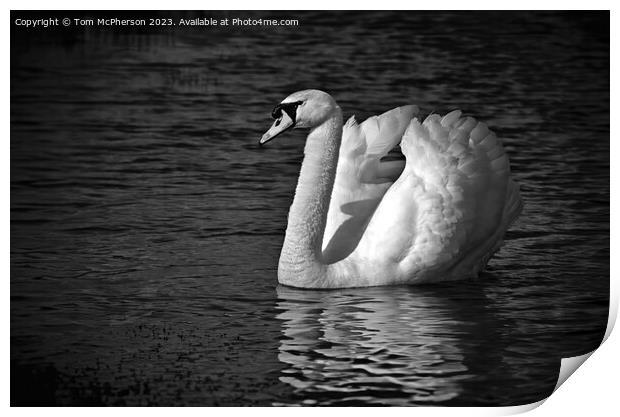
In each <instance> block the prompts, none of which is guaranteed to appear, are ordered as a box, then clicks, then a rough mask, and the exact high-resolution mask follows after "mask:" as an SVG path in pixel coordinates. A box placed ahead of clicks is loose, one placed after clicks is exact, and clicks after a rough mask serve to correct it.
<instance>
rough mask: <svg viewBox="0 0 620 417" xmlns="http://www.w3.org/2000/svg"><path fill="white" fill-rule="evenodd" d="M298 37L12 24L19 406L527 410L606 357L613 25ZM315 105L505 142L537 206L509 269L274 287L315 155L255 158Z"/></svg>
mask: <svg viewBox="0 0 620 417" xmlns="http://www.w3.org/2000/svg"><path fill="white" fill-rule="evenodd" d="M91 14H92V13H91ZM180 15H181V14H178V13H177V14H175V15H174V16H180ZM205 15H206V16H211V15H213V16H218V17H223V16H228V17H231V18H232V17H250V16H254V17H268V16H273V15H275V14H270V13H262V14H261V13H249V12H231V13H228V14H226V13H212V14H208V13H206V14H205ZM280 15H281V16H285V17H289V18H297V19H299V21H300V25H299V26H297V27H275V28H274V27H271V28H269V27H236V28H230V27H229V28H226V27H206V28H205V27H197V28H186V29H178V28H177V29H165V28H162V29H147V30H122V29H119V28H116V29H114V28H112V29H111V28H107V29H105V28H85V29H75V28H73V29H63V28H62V27H61V28H56V29H48V30H31V31H26V30H25V29H24V30H22V29H18V28H16V27H15V26H13V27H12V29H11V30H12V39H11V42H12V48H11V398H12V403H13V404H14V405H16V404H64V405H87V404H93V405H96V404H106V405H147V404H155V405H270V404H276V405H280V404H308V405H313V404H316V405H360V404H386V405H515V404H524V403H529V402H533V401H537V400H539V399H542V398H543V397H545V396H547V395H549V393H550V392H551V390H552V389H553V387H554V386H555V383H556V380H557V372H558V369H559V364H560V358H561V357H566V356H574V355H579V354H583V353H586V352H588V351H590V350H592V349H594V348H596V347H597V346H598V344H599V343H600V341H601V339H602V336H603V333H604V330H605V326H606V322H607V306H608V298H609V295H608V294H609V139H610V138H609V27H608V22H609V14H608V13H600V14H592V13H590V14H587V13H573V14H558V13H546V14H532V13H500V14H489V13H458V14H455V13H421V12H410V13H409V12H399V13H386V12H376V13H366V14H350V13H336V12H331V13H321V12H307V13H300V12H295V13H281V14H280ZM17 16H18V15H17V14H16V13H13V16H12V21H13V20H14V18H15V17H17ZM187 16H190V15H187ZM302 88H319V89H324V90H327V91H329V92H330V93H331V94H332V95H333V96H334V97H335V98H336V100H338V102H339V104H340V105H341V107H342V108H343V110H344V112H345V117H348V116H350V115H351V114H356V115H357V116H358V119H361V120H363V119H364V118H366V117H367V116H369V115H372V114H377V113H381V112H383V111H385V110H387V109H390V108H393V107H395V106H398V105H402V104H405V103H410V102H413V103H416V104H418V105H420V106H421V107H422V108H423V109H424V110H425V111H427V112H430V111H437V112H444V111H446V110H450V109H453V108H457V107H458V108H461V109H463V110H464V111H465V112H466V113H467V114H471V115H474V116H476V117H478V118H480V119H482V120H485V121H487V122H488V123H489V125H490V126H491V127H492V128H493V129H494V130H496V131H497V132H498V134H499V135H500V136H501V137H503V139H504V143H505V146H506V148H507V150H508V152H509V155H510V158H511V162H512V167H513V171H514V174H515V176H516V178H517V180H518V181H519V182H520V184H521V187H522V194H523V198H524V202H525V208H524V211H523V215H522V217H521V218H520V220H519V221H518V222H517V223H516V224H515V225H514V227H513V228H512V229H511V231H510V232H509V233H508V236H507V240H506V243H505V245H504V247H503V248H502V250H501V251H500V253H499V254H498V255H497V256H495V257H494V258H493V260H492V261H491V262H490V264H489V268H488V272H486V273H484V274H483V275H482V276H481V278H480V279H478V280H476V281H464V282H458V283H454V284H448V285H446V284H443V285H435V286H433V285H430V286H420V287H406V286H397V287H380V288H367V289H346V290H337V291H301V290H295V289H291V288H286V287H282V286H278V285H277V278H276V267H277V259H278V255H279V250H280V247H281V244H282V240H283V235H284V229H285V226H286V214H287V210H288V207H289V205H290V203H291V201H292V196H293V190H294V186H295V183H296V179H297V173H298V170H299V165H300V162H301V157H302V148H303V139H304V133H303V132H293V133H290V134H289V135H288V136H286V137H282V138H281V139H280V140H278V141H274V142H273V143H272V144H270V146H267V147H266V148H265V149H258V147H257V146H256V143H257V140H258V138H259V137H260V135H261V134H262V133H263V131H265V130H266V129H267V128H268V126H269V124H270V120H269V112H270V111H271V108H272V107H273V105H274V104H276V103H277V102H279V101H280V100H282V99H283V98H284V97H286V96H287V95H288V94H289V93H291V92H293V91H296V90H299V89H302Z"/></svg>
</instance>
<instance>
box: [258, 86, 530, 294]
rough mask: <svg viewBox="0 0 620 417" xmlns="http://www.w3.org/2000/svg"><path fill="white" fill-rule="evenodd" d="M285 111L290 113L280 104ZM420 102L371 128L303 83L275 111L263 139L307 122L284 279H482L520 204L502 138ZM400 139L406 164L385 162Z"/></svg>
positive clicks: (312, 283)
mask: <svg viewBox="0 0 620 417" xmlns="http://www.w3.org/2000/svg"><path fill="white" fill-rule="evenodd" d="M283 110H284V112H283ZM417 113H418V108H417V107H416V106H405V107H399V108H396V109H394V110H391V111H389V112H387V113H385V114H383V115H381V116H378V117H372V118H370V119H368V120H366V121H365V122H364V123H362V124H357V123H356V122H355V120H354V119H353V118H351V119H350V120H349V121H348V122H347V123H346V125H345V126H344V127H343V124H342V112H341V110H340V108H339V107H338V106H337V104H336V102H335V101H334V100H333V99H332V98H331V96H329V95H328V94H327V93H324V92H321V91H318V90H305V91H300V92H298V93H294V94H292V95H291V96H289V97H288V98H286V99H285V100H284V101H283V102H282V103H281V104H280V105H278V106H277V107H276V109H275V110H274V117H276V118H277V120H276V122H275V123H274V125H273V126H272V128H271V129H270V130H269V131H268V132H267V133H266V134H265V135H264V136H263V139H261V143H264V142H267V141H268V140H271V139H272V138H273V137H275V136H276V135H278V134H280V133H282V132H283V131H285V130H287V129H288V128H291V127H306V128H310V129H311V130H310V134H309V135H308V139H307V140H306V146H305V149H304V154H305V157H304V161H303V163H302V167H301V172H300V175H299V181H298V184H297V189H296V192H295V198H294V200H293V204H292V205H291V209H290V212H289V222H288V227H287V230H286V236H285V239H284V245H283V248H282V253H281V256H280V261H279V265H278V280H279V282H280V283H282V284H285V285H290V286H294V287H302V288H341V287H363V286H374V285H389V284H398V283H411V284H414V283H424V282H437V281H447V280H456V279H463V278H469V277H473V276H476V275H477V274H478V272H479V271H480V270H481V269H482V268H484V266H485V265H486V263H487V261H488V259H489V258H490V257H491V255H492V254H493V253H494V252H495V251H496V250H497V249H498V248H499V246H500V245H501V243H502V239H503V236H504V234H505V232H506V230H507V229H508V227H509V226H510V224H511V223H512V222H513V221H514V220H515V219H516V217H517V216H518V215H519V213H520V211H521V206H522V203H521V198H520V196H519V189H518V186H517V185H516V183H514V182H513V181H512V179H511V177H510V165H509V161H508V157H507V155H506V154H505V152H504V149H503V147H502V145H501V143H500V142H499V140H498V139H497V138H496V136H495V134H494V133H493V132H491V131H489V130H488V128H487V127H486V125H484V124H483V123H478V122H476V120H474V119H473V118H471V117H468V118H461V117H460V115H461V113H460V112H459V111H454V112H451V113H449V114H447V115H445V116H444V117H443V118H442V117H440V116H439V115H431V116H428V117H427V118H426V119H425V120H424V122H423V123H420V121H419V120H418V119H417V118H416V117H415V116H416V115H417ZM399 143H400V145H401V148H402V152H403V154H404V156H405V158H406V162H403V161H392V162H386V161H382V160H381V158H382V157H384V156H385V155H386V154H387V153H388V152H389V151H390V150H391V149H392V148H394V147H395V146H396V145H398V144H399Z"/></svg>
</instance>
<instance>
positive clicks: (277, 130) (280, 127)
mask: <svg viewBox="0 0 620 417" xmlns="http://www.w3.org/2000/svg"><path fill="white" fill-rule="evenodd" d="M293 126H295V121H294V120H293V119H291V117H290V116H289V115H288V113H287V112H282V114H281V115H280V117H279V118H278V119H276V121H275V122H273V124H272V125H271V127H270V128H269V130H268V131H267V132H266V133H265V134H264V135H263V137H262V138H260V140H259V141H258V144H259V145H263V144H265V143H267V142H269V141H270V140H271V139H273V138H275V137H276V136H278V135H279V134H281V133H283V132H286V131H287V130H289V129H290V128H292V127H293Z"/></svg>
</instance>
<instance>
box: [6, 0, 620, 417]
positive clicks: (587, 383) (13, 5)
mask: <svg viewBox="0 0 620 417" xmlns="http://www.w3.org/2000/svg"><path fill="white" fill-rule="evenodd" d="M7 3H8V5H9V8H7V9H5V15H4V17H5V19H4V22H5V28H4V37H3V39H2V42H3V49H4V56H10V55H9V48H10V43H9V38H10V25H9V24H7V23H8V22H10V9H15V10H62V9H77V10H80V9H81V10H98V9H101V10H111V9H119V10H132V9H137V10H139V9H152V10H158V9H161V10H205V9H207V10H208V9H211V10H254V9H257V10H329V9H332V10H340V9H354V10H355V9H359V10H370V9H372V8H373V6H377V5H381V6H382V7H381V8H382V9H395V10H398V9H417V10H436V9H438V6H441V8H442V9H444V10H445V9H451V10H475V9H500V10H524V9H525V10H546V9H563V10H595V9H598V10H612V12H611V25H610V27H611V46H612V47H611V49H612V58H611V68H612V69H613V70H612V71H611V72H610V74H615V73H618V68H619V67H618V65H617V51H616V48H617V45H618V30H617V29H616V28H617V27H618V23H620V22H619V20H620V19H618V14H617V10H614V7H613V6H614V5H615V4H618V3H617V2H612V1H599V0H590V1H587V2H584V1H574V0H570V1H549V0H544V1H543V0H522V1H519V2H502V3H498V2H491V1H477V0H472V1H467V2H463V1H454V0H445V1H442V2H439V3H437V2H429V1H394V0H381V2H373V3H370V2H360V1H334V0H313V1H312V2H303V1H293V0H287V1H284V0H275V1H267V0H264V1H260V0H254V1H249V0H248V1H235V0H229V1H227V2H224V3H221V2H215V3H214V4H210V2H205V1H196V0H193V1H192V0H179V1H174V2H170V1H161V0H151V1H141V2H138V1H127V0H123V1H121V0H108V1H105V2H88V3H84V2H79V1H75V0H73V1H67V0H59V1H55V2H49V1H48V2H44V1H29V2H24V1H9V2H7ZM222 5H225V6H226V7H221V6H222ZM218 6H220V7H218ZM2 71H3V75H4V80H5V81H4V83H3V86H2V89H3V93H4V97H5V100H4V102H3V110H4V111H3V114H4V118H5V130H4V131H5V132H7V136H9V125H10V113H9V108H10V77H9V71H10V68H9V66H8V65H6V64H5V65H4V66H3V69H2ZM616 87H617V86H616V83H615V82H614V78H613V77H612V79H611V93H612V99H611V105H612V106H611V113H610V114H611V115H613V116H612V128H611V131H612V132H613V131H614V129H613V126H614V124H613V121H617V120H618V118H617V117H614V116H616V113H617V112H616V111H615V107H614V97H615V94H614V93H615V92H616V90H617V88H616ZM610 136H611V137H614V134H613V133H611V135H610ZM2 149H3V151H4V152H3V155H5V157H4V158H5V163H4V164H2V165H1V166H0V169H1V170H2V176H3V178H5V180H4V184H3V186H4V189H5V192H4V193H2V199H3V206H2V207H3V210H4V213H5V219H6V220H5V221H4V222H3V224H2V232H3V233H2V236H3V240H2V245H3V255H4V256H3V260H4V262H3V270H4V271H5V273H4V276H5V277H6V278H5V282H6V284H5V285H6V286H5V287H4V288H5V291H6V292H5V294H4V300H5V302H6V306H5V309H4V311H5V312H6V313H5V314H6V315H5V319H4V320H3V322H2V325H3V327H4V328H3V330H4V332H3V334H5V335H6V336H5V343H4V344H3V353H4V358H5V361H4V365H5V366H4V368H3V369H2V371H3V372H2V375H3V378H2V379H1V381H2V382H1V383H2V396H3V397H2V398H3V404H4V406H5V407H7V408H8V406H9V404H10V395H9V389H10V388H9V387H10V372H9V360H8V358H10V338H9V334H10V302H9V295H10V280H9V276H10V221H9V219H10V200H9V199H10V181H9V179H10V161H9V160H8V159H9V152H10V141H9V138H8V137H7V138H5V139H4V140H3V141H2ZM618 156H619V154H618V146H617V145H616V144H615V142H614V141H613V140H612V143H611V155H610V159H611V161H614V160H617V158H616V157H618ZM610 174H611V213H612V215H611V223H612V224H613V223H614V215H613V214H614V213H615V212H616V210H617V209H618V201H617V198H616V197H615V196H617V195H618V193H617V188H618V181H617V179H618V174H617V169H616V168H615V165H614V164H612V165H611V173H610ZM616 246H617V244H616V243H615V239H614V233H613V231H612V232H611V253H612V259H611V276H612V277H614V278H613V279H612V282H611V284H612V285H611V289H612V291H611V308H610V316H611V321H610V325H609V327H608V332H607V334H606V337H609V339H608V340H607V341H606V342H604V343H603V345H602V346H601V347H600V348H599V349H597V351H595V352H594V353H593V354H592V357H591V358H590V359H589V360H588V361H586V363H585V364H584V365H583V366H582V367H581V368H580V369H578V370H577V371H576V372H575V373H576V375H575V376H573V377H572V378H569V381H568V382H567V383H565V384H564V385H562V386H561V387H560V388H559V389H558V391H557V392H555V393H554V394H553V395H552V396H551V397H549V399H548V400H547V401H541V402H540V403H537V404H534V405H530V406H521V407H505V408H478V407H475V408H461V407H456V408H415V409H411V408H408V407H406V408H387V409H383V410H381V412H382V413H384V412H385V413H390V414H395V415H398V414H402V415H403V416H404V415H405V413H406V415H407V417H409V416H410V415H411V414H410V413H412V412H415V413H416V415H423V416H427V415H433V416H434V415H439V416H445V415H459V416H462V415H465V416H468V415H471V416H485V415H507V414H514V413H519V412H524V411H527V410H528V409H532V408H535V410H534V411H532V412H531V413H532V415H535V416H549V415H564V414H567V415H573V414H581V415H583V414H584V413H588V412H590V413H591V412H592V411H594V409H593V407H595V409H597V410H601V411H602V410H605V411H606V412H605V413H604V414H606V415H609V414H611V412H612V411H611V410H614V409H615V410H617V409H618V408H617V404H618V401H617V400H616V397H617V395H618V394H617V388H616V380H617V377H618V358H617V356H616V353H615V352H618V351H619V337H618V336H617V332H616V334H614V333H611V332H610V330H611V328H612V327H613V322H615V317H616V315H617V306H618V285H617V280H616V278H615V277H616V275H617V274H616V272H617V271H618V262H617V261H616V260H614V256H613V254H615V253H616V251H615V249H616ZM542 403H544V405H543V406H541V407H538V408H536V406H540V405H541V404H542ZM608 410H609V411H608ZM42 411H44V412H45V414H46V415H48V414H51V416H60V415H65V414H67V413H68V414H74V413H75V415H81V414H83V413H84V412H87V413H89V414H94V415H103V414H104V413H105V414H107V413H109V412H114V413H121V414H125V413H127V414H129V413H135V412H140V411H139V410H132V409H130V408H121V409H115V410H108V409H105V408H89V409H88V410H83V409H81V408H62V409H58V408H56V409H55V408H48V409H45V410H41V409H39V408H11V409H10V410H9V412H10V413H11V414H13V415H20V416H21V415H30V414H34V413H37V414H40V413H41V412H42ZM148 412H149V413H153V414H155V415H164V414H166V415H167V414H169V413H170V412H174V413H183V414H191V415H200V416H203V415H204V413H205V412H208V413H209V414H212V413H213V414H222V415H228V414H230V413H231V412H233V413H237V412H247V413H252V414H258V415H259V416H267V415H269V416H270V417H271V416H274V415H283V414H284V413H287V414H289V413H290V412H291V411H290V409H284V408H239V409H237V408H235V409H228V408H211V409H209V410H208V411H207V410H204V409H202V408H182V409H180V408H175V409H172V410H171V409H169V408H151V409H149V411H148ZM316 412H317V409H314V408H310V407H308V408H301V409H296V411H295V413H299V414H302V415H303V414H306V415H308V416H309V415H310V413H312V414H315V413H316ZM338 412H339V410H336V409H321V410H320V413H327V414H332V413H334V414H335V413H338ZM345 412H347V413H348V412H350V413H355V414H358V413H359V414H361V415H362V416H363V415H369V414H370V413H374V412H375V410H374V409H373V408H359V409H355V410H350V411H348V409H347V411H345Z"/></svg>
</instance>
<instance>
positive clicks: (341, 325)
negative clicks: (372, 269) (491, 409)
mask: <svg viewBox="0 0 620 417" xmlns="http://www.w3.org/2000/svg"><path fill="white" fill-rule="evenodd" d="M446 290H447V291H446ZM450 292H451V291H450V287H443V286H439V287H436V286H434V287H433V288H430V287H406V286H397V287H371V288H358V289H343V290H336V291H308V290H297V289H294V288H290V287H284V286H279V287H278V288H277V293H278V303H277V307H276V308H277V309H278V310H279V311H280V312H279V314H278V315H277V318H278V319H279V320H282V332H283V337H282V339H281V344H280V347H279V356H278V357H279V360H280V361H281V362H282V363H283V364H285V365H286V367H285V368H284V369H283V370H282V372H281V376H280V380H281V381H282V382H283V383H286V384H288V385H290V386H291V387H292V388H293V389H294V391H295V393H296V394H298V397H299V399H300V402H302V403H303V404H320V405H362V404H377V405H379V404H389V405H410V404H429V405H430V404H432V403H437V402H446V401H450V400H454V399H456V398H457V397H458V396H459V395H460V394H461V393H462V392H463V385H464V383H465V382H466V381H467V380H469V379H472V378H473V379H476V378H475V377H474V376H472V372H471V371H472V370H471V369H470V368H471V367H472V365H471V364H469V363H468V361H467V360H466V353H465V350H467V351H468V354H469V357H470V359H471V357H472V355H473V356H474V357H477V360H478V361H480V360H482V362H485V361H491V362H497V360H498V357H497V356H496V355H493V354H490V352H489V351H488V350H487V349H486V348H485V345H486V346H487V347H488V343H490V341H493V343H496V341H497V339H499V338H498V337H497V334H495V332H494V330H493V329H494V328H496V326H497V325H498V323H496V322H493V323H490V322H489V320H491V321H496V319H494V318H493V317H491V316H492V315H489V314H488V310H487V309H486V308H485V307H484V305H485V304H487V303H488V299H486V297H485V296H484V294H483V293H482V291H481V290H480V288H479V287H476V286H475V285H474V286H473V287H470V289H469V290H467V291H465V294H463V291H461V293H460V295H451V294H450ZM453 294H454V293H453ZM474 317H475V318H476V320H473V318H474ZM470 318H472V319H471V320H470ZM489 332H491V333H492V334H491V335H489ZM476 339H478V340H480V339H483V340H485V341H486V343H484V342H483V343H476V341H475V340H476ZM493 339H495V341H494V340H493ZM472 348H473V349H474V350H475V351H474V352H472V351H471V350H472ZM499 361H500V362H501V359H499ZM487 365H490V366H496V365H497V363H495V365H493V364H489V363H487V364H486V365H485V366H487ZM477 366H479V365H475V364H474V365H473V367H477Z"/></svg>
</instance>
